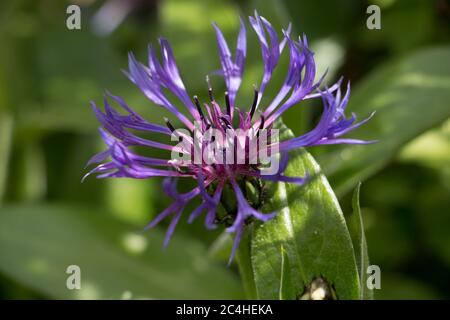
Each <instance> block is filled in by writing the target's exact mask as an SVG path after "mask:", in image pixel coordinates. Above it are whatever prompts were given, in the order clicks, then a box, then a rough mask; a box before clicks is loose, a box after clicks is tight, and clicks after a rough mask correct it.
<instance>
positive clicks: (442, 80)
mask: <svg viewBox="0 0 450 320" xmlns="http://www.w3.org/2000/svg"><path fill="white" fill-rule="evenodd" d="M449 56H450V48H449V47H440V48H432V49H426V50H422V51H420V52H416V53H414V54H412V55H410V56H408V57H405V58H403V59H401V60H399V61H396V62H395V63H391V64H389V65H387V66H385V67H383V68H381V69H379V70H377V71H375V72H374V73H373V74H371V75H370V76H369V77H368V78H367V79H366V80H365V81H363V83H361V85H359V86H358V87H357V88H356V89H355V90H354V92H353V94H352V96H351V98H350V103H349V106H348V110H349V111H351V112H355V113H356V114H357V115H358V116H359V117H360V118H361V119H362V118H364V117H366V116H368V115H369V114H370V113H371V112H372V111H376V112H377V114H376V115H375V116H374V118H373V119H372V120H371V121H369V122H368V123H367V124H365V125H364V126H362V127H360V128H359V129H358V130H355V133H354V134H353V135H350V136H354V137H358V138H363V139H370V140H373V139H377V140H379V142H378V143H376V144H373V145H369V146H350V145H343V146H336V147H335V148H328V150H331V151H330V152H324V153H322V154H320V155H319V156H318V161H319V163H320V164H321V165H322V167H323V169H324V172H325V173H326V175H327V177H328V178H329V180H330V181H331V183H332V185H333V186H334V190H335V191H336V193H337V194H338V195H342V194H344V193H345V192H347V191H349V190H350V189H351V188H352V187H353V186H354V185H355V184H356V183H357V182H358V181H359V180H364V179H366V178H367V177H369V176H371V175H372V174H374V173H375V172H377V171H379V170H380V169H381V168H383V167H384V166H385V165H386V164H387V163H388V162H389V161H390V160H391V159H392V157H393V156H394V155H395V154H396V153H397V152H398V151H399V149H400V148H401V147H403V146H404V145H405V144H406V143H407V142H408V141H410V140H411V139H413V138H414V137H416V136H418V135H419V134H421V133H422V132H424V131H425V130H427V129H429V128H432V127H434V126H436V125H438V124H440V123H441V122H443V121H444V120H446V119H447V118H448V117H450V107H449V103H450V64H449V63H448V57H449Z"/></svg>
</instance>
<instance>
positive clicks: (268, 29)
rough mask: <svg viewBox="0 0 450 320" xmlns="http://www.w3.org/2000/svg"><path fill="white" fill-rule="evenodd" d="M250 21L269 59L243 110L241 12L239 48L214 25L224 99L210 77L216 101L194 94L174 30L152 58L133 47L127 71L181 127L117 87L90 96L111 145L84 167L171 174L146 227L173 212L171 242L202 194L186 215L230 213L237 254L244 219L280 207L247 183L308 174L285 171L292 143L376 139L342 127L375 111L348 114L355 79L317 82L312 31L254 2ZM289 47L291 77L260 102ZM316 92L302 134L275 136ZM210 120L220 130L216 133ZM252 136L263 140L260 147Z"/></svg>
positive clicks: (264, 216)
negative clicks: (256, 198)
mask: <svg viewBox="0 0 450 320" xmlns="http://www.w3.org/2000/svg"><path fill="white" fill-rule="evenodd" d="M249 22H250V25H251V27H252V28H253V30H254V31H255V32H256V35H257V38H258V40H259V44H260V47H261V53H262V61H263V65H264V70H263V76H262V80H261V82H260V84H259V86H258V88H257V87H255V90H254V98H253V103H252V104H251V106H249V108H248V107H247V108H245V110H243V109H241V108H240V106H239V105H238V103H237V102H236V95H237V92H238V90H239V87H240V85H241V82H242V77H243V73H244V63H245V58H246V52H247V37H246V27H245V24H244V21H243V20H242V19H241V20H240V31H239V34H238V37H237V44H236V52H235V54H234V55H232V54H231V51H230V49H229V46H228V44H227V42H226V41H225V38H224V36H223V34H222V32H221V30H220V29H219V27H218V26H217V25H215V24H214V25H213V26H214V29H215V33H216V37H217V44H218V52H219V59H220V64H221V70H220V71H219V72H218V73H219V74H220V75H221V76H222V77H223V79H224V81H225V85H226V90H227V91H226V92H225V93H224V99H223V100H224V101H223V102H224V103H220V102H219V101H218V100H216V96H215V92H213V89H212V87H211V83H210V81H209V78H208V77H207V84H208V88H207V89H208V93H209V101H208V102H206V103H201V102H200V101H199V99H198V97H197V96H194V97H193V98H192V99H191V98H190V95H189V94H188V93H187V90H186V88H185V86H184V84H183V81H182V79H181V76H180V73H179V71H178V67H177V64H176V62H175V58H174V55H173V51H172V49H171V47H170V45H169V43H168V41H167V40H165V39H163V38H160V39H159V45H160V49H161V58H158V56H157V53H156V51H155V48H154V47H152V46H150V47H149V50H148V64H147V65H143V64H141V63H139V62H138V61H137V60H136V59H135V57H134V56H133V54H130V55H129V71H128V72H127V73H126V74H127V76H128V78H129V79H130V80H131V81H132V82H133V83H134V84H135V85H136V86H137V87H138V88H139V89H140V90H141V91H142V93H143V94H144V95H145V96H146V97H147V98H148V99H149V100H150V101H151V102H152V103H153V104H156V105H158V106H160V107H163V108H165V109H167V110H168V111H169V112H170V113H171V114H173V116H174V117H175V118H177V120H178V121H179V122H181V123H182V124H183V127H184V128H183V130H176V129H175V127H174V126H173V124H172V122H171V121H170V120H169V119H165V121H166V126H163V125H159V124H154V123H151V122H148V121H147V120H145V119H144V118H143V117H141V116H140V115H139V114H137V113H136V112H135V111H133V109H132V108H130V107H129V106H128V105H127V104H126V103H125V101H124V100H123V99H121V98H120V97H118V96H114V95H112V94H110V93H107V94H106V96H105V98H104V111H102V110H100V109H99V108H97V106H96V105H95V103H93V102H92V103H91V105H92V108H93V110H94V112H95V115H96V117H97V118H98V120H99V121H100V123H101V125H102V128H100V129H99V130H100V135H101V137H102V138H103V140H104V142H105V144H106V145H107V149H106V150H105V151H103V152H101V153H99V154H97V155H95V156H94V157H93V158H91V160H90V161H89V163H88V164H89V165H90V164H94V163H96V164H97V166H96V167H95V168H94V169H92V170H91V171H90V172H89V173H88V174H87V175H86V176H88V175H90V174H96V175H97V177H98V178H109V177H128V178H134V179H147V178H152V177H165V178H166V179H164V182H163V189H164V191H165V193H166V194H167V195H168V196H169V197H171V198H172V199H173V202H172V204H170V205H169V206H168V207H167V208H166V209H165V210H164V211H162V212H161V213H160V214H159V215H157V216H156V217H155V218H154V220H153V221H152V222H151V223H150V224H149V225H148V226H147V228H152V227H154V226H156V225H157V224H158V223H159V222H161V221H162V220H163V219H166V218H170V219H171V221H170V224H169V227H168V230H167V233H166V237H165V240H164V245H167V243H168V242H169V240H170V238H171V236H172V234H173V233H174V230H175V227H176V225H177V223H178V222H179V220H180V218H181V215H182V213H183V211H184V208H185V206H186V205H187V204H188V203H189V202H190V201H192V200H193V199H195V198H199V199H200V204H199V205H198V207H197V208H196V209H195V210H193V211H192V212H191V213H190V214H189V217H188V222H192V221H194V220H195V219H196V218H198V217H200V216H201V215H202V214H203V213H204V214H205V220H204V221H205V226H206V228H208V229H213V228H216V227H217V226H218V225H219V224H220V223H225V225H226V226H227V228H226V230H227V231H228V232H230V233H234V234H235V237H234V244H233V248H232V253H231V256H230V262H231V261H232V258H233V256H234V254H235V252H236V249H237V247H238V244H239V241H240V239H241V237H242V234H243V231H244V229H245V226H246V224H248V223H250V222H251V221H253V220H260V221H263V222H266V221H268V220H270V219H272V218H273V217H274V216H275V215H276V212H272V213H262V212H260V207H261V206H260V205H257V204H255V203H251V201H249V200H248V198H247V197H246V195H245V194H246V183H250V184H252V185H253V186H255V188H257V189H258V190H261V188H263V187H264V184H265V182H266V181H275V182H278V181H281V182H287V183H297V184H303V183H304V182H305V181H306V179H307V177H288V176H285V175H284V174H283V172H284V170H285V169H286V167H287V165H288V162H289V159H288V152H289V151H291V150H293V149H298V148H303V147H310V146H317V145H324V144H340V143H345V144H366V143H370V142H371V141H363V140H356V139H347V138H343V137H342V136H343V135H344V134H346V133H348V132H349V131H351V130H353V129H355V128H357V127H358V126H360V125H362V124H363V123H365V122H366V121H368V120H369V119H370V117H369V118H367V119H365V120H363V121H361V122H356V117H355V115H352V116H351V117H349V118H347V117H346V116H345V114H344V111H345V108H346V105H347V102H348V100H349V96H350V85H347V89H346V91H345V94H342V93H341V88H340V87H341V83H342V79H341V80H339V81H338V82H337V83H336V84H334V85H332V86H331V87H329V88H326V89H324V90H321V89H319V85H320V84H321V82H322V80H323V78H324V76H325V75H323V76H322V77H321V78H320V79H319V80H318V81H315V77H316V64H315V60H314V55H313V53H312V52H311V50H310V48H309V46H308V41H307V39H306V36H303V37H299V38H298V40H296V39H294V38H292V37H291V35H290V33H291V32H290V30H291V28H290V26H289V27H288V28H287V29H286V30H283V36H282V37H280V36H279V35H278V34H277V32H276V31H275V30H274V28H273V27H272V25H271V24H270V22H269V21H267V20H266V19H265V18H264V17H261V16H259V15H258V14H257V13H256V12H255V15H254V17H249ZM285 48H287V51H288V55H289V66H288V70H287V74H286V77H285V80H284V83H283V84H282V85H281V88H280V89H279V91H278V93H277V94H276V95H275V97H274V98H273V99H272V100H271V101H270V103H268V104H267V106H266V107H265V108H263V110H260V108H259V107H260V104H261V98H262V97H263V95H264V92H265V90H266V87H267V85H268V84H269V82H270V80H271V77H272V74H273V72H274V70H275V69H276V67H277V65H278V63H279V61H280V56H281V54H282V53H283V51H284V49H285ZM169 92H170V94H171V96H172V97H176V98H177V99H178V100H179V101H180V102H181V104H182V105H183V106H184V108H185V109H186V110H183V112H182V111H181V110H180V109H179V108H177V106H176V105H175V104H173V103H172V102H171V101H170V100H169V98H168V94H167V93H169ZM314 98H318V99H321V100H322V104H323V112H322V114H321V116H320V119H319V121H318V123H317V125H316V126H315V127H314V128H313V129H312V130H311V131H310V132H307V133H305V134H303V135H301V136H299V137H295V138H290V139H287V140H284V141H278V139H277V135H276V131H275V129H274V128H273V125H274V123H275V121H276V120H277V119H279V118H280V117H281V116H282V115H283V114H284V113H285V112H286V111H287V110H288V109H290V108H291V107H293V106H295V105H297V104H299V103H300V102H301V101H302V100H306V99H314ZM110 101H114V102H115V103H116V104H117V105H118V106H119V107H120V108H121V109H122V112H119V111H117V110H116V109H115V108H113V107H112V106H111V105H110ZM246 110H248V111H246ZM130 129H131V130H133V132H132V131H130ZM211 130H214V132H215V133H214V134H211ZM139 131H142V132H147V133H151V134H153V135H165V136H167V137H168V138H170V140H171V141H176V142H177V143H176V144H174V143H162V142H157V141H154V140H150V139H147V138H142V137H139V136H138V135H137V134H135V132H139ZM213 136H214V138H213ZM205 137H208V138H205ZM250 145H252V146H256V149H255V148H253V147H250ZM136 146H138V147H147V148H157V149H162V150H167V151H170V152H171V154H172V157H171V158H170V159H169V158H167V159H160V158H153V157H147V156H143V155H140V154H138V153H137V152H136V151H133V150H132V148H133V147H136ZM205 150H207V152H205ZM255 150H256V153H255ZM252 151H253V152H252ZM261 151H264V152H265V154H266V155H267V156H268V159H269V160H271V161H279V163H278V166H276V169H277V170H275V171H273V170H272V171H270V170H269V171H268V170H267V167H266V164H267V161H266V162H264V163H263V161H262V159H261V157H258V156H260V155H261ZM197 154H200V155H201V156H200V159H199V158H198V157H196V155H197ZM255 155H256V156H255ZM107 159H109V161H107ZM238 159H239V160H238ZM266 160H267V159H266ZM269 162H270V161H269ZM86 176H85V177H86ZM181 177H182V178H189V179H194V181H196V186H195V187H194V188H193V189H192V190H190V191H188V192H184V193H179V192H178V190H177V181H178V179H179V178H181ZM227 188H228V190H229V191H231V194H232V195H234V197H235V201H232V202H233V203H234V205H230V203H229V202H230V201H229V196H227V197H225V196H224V194H225V189H227ZM229 193H230V192H229ZM221 204H222V206H223V207H224V208H225V209H226V211H227V217H226V218H227V219H223V217H219V214H218V212H219V207H220V206H221Z"/></svg>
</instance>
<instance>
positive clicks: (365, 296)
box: [347, 183, 373, 300]
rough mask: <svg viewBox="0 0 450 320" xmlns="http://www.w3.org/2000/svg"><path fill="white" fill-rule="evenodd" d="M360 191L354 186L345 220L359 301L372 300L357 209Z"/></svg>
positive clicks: (364, 241)
mask: <svg viewBox="0 0 450 320" xmlns="http://www.w3.org/2000/svg"><path fill="white" fill-rule="evenodd" d="M360 189H361V183H359V184H358V185H357V186H356V189H355V191H354V193H353V201H352V206H353V212H352V214H351V215H350V216H349V217H348V218H347V225H348V230H349V232H350V236H351V238H352V242H353V248H354V250H355V257H356V265H357V266H358V272H359V283H360V286H361V291H360V299H361V300H371V299H373V292H372V290H369V289H368V288H367V285H366V283H367V272H366V271H367V267H368V266H369V254H368V252H367V242H366V236H365V234H364V224H363V220H362V215H361V208H360V207H359V191H360Z"/></svg>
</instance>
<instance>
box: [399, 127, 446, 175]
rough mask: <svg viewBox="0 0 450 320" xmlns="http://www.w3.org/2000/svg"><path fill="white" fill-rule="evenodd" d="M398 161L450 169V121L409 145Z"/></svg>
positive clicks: (402, 151) (403, 150)
mask: <svg viewBox="0 0 450 320" xmlns="http://www.w3.org/2000/svg"><path fill="white" fill-rule="evenodd" d="M398 159H399V160H400V161H404V162H414V163H418V164H422V165H426V166H429V167H431V168H436V169H442V168H447V169H450V119H449V120H447V121H446V122H445V123H444V124H443V125H442V126H441V127H438V128H435V129H432V130H429V131H427V132H425V133H424V134H422V135H421V136H419V137H417V138H416V139H414V140H413V141H411V142H410V143H408V144H407V145H406V146H405V147H404V148H403V149H402V150H401V152H400V154H399V156H398Z"/></svg>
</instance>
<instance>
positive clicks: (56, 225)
mask: <svg viewBox="0 0 450 320" xmlns="http://www.w3.org/2000/svg"><path fill="white" fill-rule="evenodd" d="M162 239H163V234H162V233H161V232H160V231H159V230H157V229H155V230H152V231H150V232H148V234H147V233H146V234H142V233H137V232H136V230H133V229H131V228H130V227H129V226H127V225H125V224H123V223H120V222H118V221H116V220H114V219H113V218H112V217H110V216H105V215H102V214H100V213H98V212H96V211H94V210H89V209H86V208H74V207H67V206H62V205H40V206H8V207H3V208H1V211H0V251H1V252H2V255H1V258H0V270H1V272H3V273H5V274H7V275H8V276H10V277H12V278H14V279H16V280H17V281H19V282H21V283H24V284H26V285H28V286H30V287H31V288H33V289H35V290H37V291H39V292H41V293H42V294H45V295H47V296H49V297H51V298H57V299H73V298H77V299H119V298H125V297H131V298H133V299H139V298H153V299H199V298H202V299H214V298H215V299H219V298H220V299H230V298H239V297H240V294H239V292H241V289H240V286H239V284H238V283H237V280H236V279H235V278H234V276H233V275H231V273H230V272H229V270H227V269H226V268H225V267H219V266H217V265H214V264H212V263H211V262H210V261H208V259H207V257H206V255H205V248H204V247H203V246H202V245H200V244H199V243H198V242H197V241H195V240H192V239H190V238H185V237H181V236H179V235H175V236H174V238H173V239H172V242H171V244H170V245H169V247H168V249H167V250H165V251H163V250H162V248H161V244H162ZM69 265H78V266H79V267H80V268H81V290H68V289H67V288H66V279H67V277H68V275H67V274H66V268H67V267H68V266H69Z"/></svg>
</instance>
